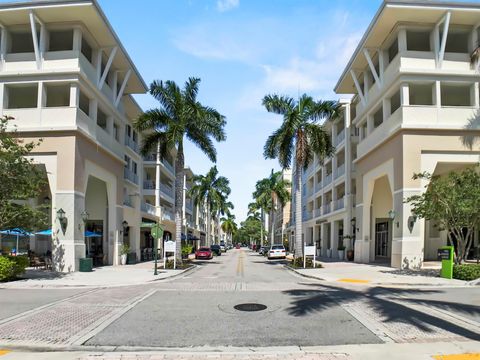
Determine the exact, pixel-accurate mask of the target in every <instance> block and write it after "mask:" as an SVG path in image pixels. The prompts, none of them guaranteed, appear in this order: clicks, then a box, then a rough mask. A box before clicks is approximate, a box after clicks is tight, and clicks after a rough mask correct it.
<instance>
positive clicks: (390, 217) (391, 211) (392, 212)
mask: <svg viewBox="0 0 480 360" xmlns="http://www.w3.org/2000/svg"><path fill="white" fill-rule="evenodd" d="M395 215H397V214H395V211H394V210H390V211H389V212H388V218H389V219H390V220H392V221H393V220H395Z"/></svg>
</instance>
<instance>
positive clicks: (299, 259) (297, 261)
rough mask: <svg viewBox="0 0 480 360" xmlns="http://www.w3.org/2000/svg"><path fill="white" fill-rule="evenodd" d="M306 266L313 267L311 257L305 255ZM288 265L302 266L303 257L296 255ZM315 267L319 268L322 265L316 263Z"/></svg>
mask: <svg viewBox="0 0 480 360" xmlns="http://www.w3.org/2000/svg"><path fill="white" fill-rule="evenodd" d="M305 265H306V268H313V259H312V258H311V257H307V261H306V264H305ZM290 266H291V267H293V268H303V257H297V258H295V259H294V260H292V261H291V263H290ZM315 267H316V268H321V267H322V265H320V264H318V263H317V264H316V265H315Z"/></svg>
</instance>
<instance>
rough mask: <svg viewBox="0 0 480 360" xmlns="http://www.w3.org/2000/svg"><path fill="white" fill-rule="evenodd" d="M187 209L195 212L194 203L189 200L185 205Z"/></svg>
mask: <svg viewBox="0 0 480 360" xmlns="http://www.w3.org/2000/svg"><path fill="white" fill-rule="evenodd" d="M185 207H186V208H187V210H190V211H193V202H192V200H187V201H186V203H185Z"/></svg>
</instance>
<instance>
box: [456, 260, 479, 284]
mask: <svg viewBox="0 0 480 360" xmlns="http://www.w3.org/2000/svg"><path fill="white" fill-rule="evenodd" d="M453 278H454V279H458V280H465V281H471V280H475V279H478V278H480V264H462V265H454V266H453Z"/></svg>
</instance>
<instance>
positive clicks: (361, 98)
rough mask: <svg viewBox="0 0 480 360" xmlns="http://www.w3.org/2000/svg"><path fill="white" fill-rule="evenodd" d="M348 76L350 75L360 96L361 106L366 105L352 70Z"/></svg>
mask: <svg viewBox="0 0 480 360" xmlns="http://www.w3.org/2000/svg"><path fill="white" fill-rule="evenodd" d="M350 74H351V75H352V79H353V82H354V83H355V87H356V88H357V92H358V95H359V96H360V100H361V101H362V103H363V105H367V101H366V99H365V96H364V95H363V90H362V88H361V87H360V83H359V82H358V78H357V75H356V74H355V71H353V69H351V70H350Z"/></svg>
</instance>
